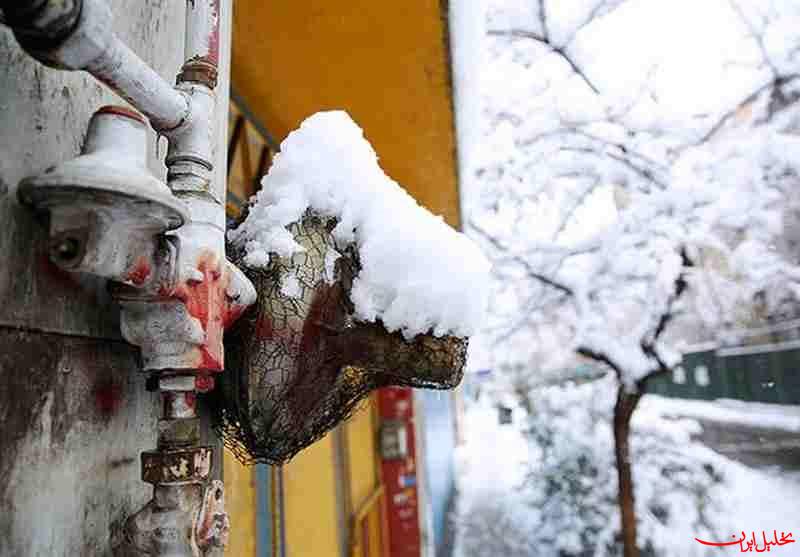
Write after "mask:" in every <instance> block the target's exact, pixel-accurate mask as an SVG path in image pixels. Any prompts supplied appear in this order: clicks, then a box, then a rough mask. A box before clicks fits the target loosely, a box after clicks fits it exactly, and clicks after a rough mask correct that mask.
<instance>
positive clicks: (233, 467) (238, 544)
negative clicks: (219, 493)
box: [222, 449, 256, 557]
mask: <svg viewBox="0 0 800 557" xmlns="http://www.w3.org/2000/svg"><path fill="white" fill-rule="evenodd" d="M222 466H223V479H224V481H225V509H226V510H227V511H228V515H229V516H230V517H231V524H232V528H231V531H230V538H229V540H228V546H227V547H226V548H225V555H229V556H231V557H251V556H254V555H255V554H256V489H255V487H256V486H255V468H254V467H252V466H242V465H241V464H240V463H239V461H238V460H236V457H235V456H233V454H231V452H230V451H228V450H227V449H226V450H225V455H224V457H223V464H222Z"/></svg>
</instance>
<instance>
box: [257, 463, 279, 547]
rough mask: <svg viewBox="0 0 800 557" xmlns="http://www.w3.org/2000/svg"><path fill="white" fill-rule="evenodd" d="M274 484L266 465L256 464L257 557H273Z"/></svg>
mask: <svg viewBox="0 0 800 557" xmlns="http://www.w3.org/2000/svg"><path fill="white" fill-rule="evenodd" d="M271 506H272V482H271V481H270V469H269V466H267V465H266V464H256V557H273V555H272V537H273V536H274V535H275V532H273V531H272V508H271Z"/></svg>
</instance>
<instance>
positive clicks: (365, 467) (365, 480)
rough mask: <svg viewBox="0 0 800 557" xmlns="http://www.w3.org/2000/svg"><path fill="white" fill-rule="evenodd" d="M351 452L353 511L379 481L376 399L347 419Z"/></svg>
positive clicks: (349, 452)
mask: <svg viewBox="0 0 800 557" xmlns="http://www.w3.org/2000/svg"><path fill="white" fill-rule="evenodd" d="M346 427H347V452H348V455H347V457H348V463H349V466H350V501H352V502H353V509H352V510H353V511H356V510H358V509H359V508H360V507H361V503H362V502H363V501H365V500H366V499H367V497H369V496H370V494H372V492H373V491H374V490H375V487H376V486H377V485H378V461H377V448H376V447H375V442H376V435H377V432H376V431H375V429H376V428H375V425H374V419H373V409H372V403H371V401H370V404H369V405H366V404H365V405H364V406H363V407H362V408H361V409H360V410H359V411H358V412H357V413H356V414H355V415H354V416H353V417H352V418H350V420H349V421H348V422H347V426H346Z"/></svg>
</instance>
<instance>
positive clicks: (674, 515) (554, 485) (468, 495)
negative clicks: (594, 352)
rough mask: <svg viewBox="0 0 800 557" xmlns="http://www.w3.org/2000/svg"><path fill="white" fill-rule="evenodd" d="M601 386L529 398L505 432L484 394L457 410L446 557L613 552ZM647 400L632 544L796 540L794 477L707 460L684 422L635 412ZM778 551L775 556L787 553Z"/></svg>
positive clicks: (640, 425)
mask: <svg viewBox="0 0 800 557" xmlns="http://www.w3.org/2000/svg"><path fill="white" fill-rule="evenodd" d="M613 385H614V382H613V381H608V380H601V381H597V382H592V383H588V384H583V385H579V386H569V385H568V386H563V387H552V388H548V389H544V390H539V391H538V392H537V393H536V394H534V395H533V396H534V397H535V398H534V399H532V400H533V402H534V405H533V407H534V408H536V409H537V410H536V411H537V412H541V414H540V416H539V417H538V418H537V417H535V416H527V417H526V416H525V415H524V412H523V411H522V409H521V408H519V407H518V408H516V409H515V422H514V424H512V425H505V426H499V425H498V423H497V413H496V411H494V410H495V409H494V407H493V406H492V404H491V403H490V402H489V401H488V400H487V398H486V397H485V396H483V397H481V398H480V399H479V400H478V401H477V402H472V403H470V404H468V405H467V412H466V417H465V428H464V431H465V436H466V443H465V444H464V445H463V446H462V447H461V448H460V452H459V455H458V456H459V470H460V474H459V479H458V489H459V496H460V499H459V503H458V508H459V518H458V520H457V525H458V528H457V536H456V551H455V556H456V557H484V556H486V555H503V557H529V556H531V555H537V556H538V557H557V556H563V555H579V554H580V555H586V554H589V555H593V556H595V557H611V556H616V555H620V554H621V551H620V546H619V544H618V543H617V542H616V541H615V535H616V532H618V530H619V512H618V510H617V501H616V472H615V469H614V461H613V450H612V436H611V429H610V424H609V420H610V407H611V406H612V405H613V392H614V389H613ZM651 398H652V397H651V396H650V395H648V396H646V397H645V398H644V399H643V401H642V405H641V406H640V408H639V409H638V410H637V412H636V414H635V415H634V419H633V422H632V425H633V432H632V438H631V444H632V445H631V446H632V462H633V474H634V482H635V488H636V490H637V492H636V504H637V516H638V518H639V536H640V543H644V542H647V543H650V544H652V547H653V548H654V550H655V553H654V554H655V555H658V556H659V557H711V556H713V555H717V554H719V550H718V549H717V548H709V547H705V546H702V545H701V544H698V543H697V542H696V541H695V538H700V539H703V540H706V541H727V540H729V539H731V536H732V535H734V534H735V535H736V536H737V537H739V536H740V535H741V532H742V531H744V532H746V533H747V535H748V536H749V535H750V534H751V532H756V533H757V535H759V536H760V533H761V531H762V530H763V531H765V532H772V531H773V530H777V531H778V532H781V531H785V532H792V531H794V534H795V536H796V535H797V531H796V530H797V524H796V516H797V501H798V500H800V476H798V475H794V476H792V475H789V474H787V473H785V472H784V473H781V474H777V473H775V472H774V471H770V470H755V469H751V468H747V467H745V466H743V465H741V464H739V463H737V462H734V461H732V460H730V459H729V458H727V457H724V456H722V455H720V454H717V453H715V452H714V451H712V450H711V449H709V448H708V447H705V446H703V445H701V444H699V443H698V442H696V441H694V440H693V438H694V437H695V436H696V435H698V434H699V433H700V432H701V425H700V424H699V423H698V422H697V421H696V420H693V419H687V418H676V417H675V416H669V417H667V416H666V415H665V414H664V413H663V412H662V411H661V408H659V407H657V405H654V404H645V403H646V402H647V401H648V399H651ZM681 402H686V401H681ZM728 404H729V403H728V402H725V403H724V405H728ZM733 406H738V405H733ZM757 406H764V405H757ZM756 409H758V410H760V411H761V412H764V411H766V410H767V409H764V408H756ZM551 435H552V437H549V436H551ZM787 549H788V548H784V551H783V552H782V553H781V554H784V555H793V553H791V551H786V550H787ZM587 552H588V553H587Z"/></svg>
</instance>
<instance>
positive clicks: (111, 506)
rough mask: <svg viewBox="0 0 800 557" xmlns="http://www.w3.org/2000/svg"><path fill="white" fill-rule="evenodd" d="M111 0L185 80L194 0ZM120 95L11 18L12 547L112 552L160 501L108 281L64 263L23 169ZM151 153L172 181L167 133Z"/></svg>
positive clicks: (7, 179) (70, 142)
mask: <svg viewBox="0 0 800 557" xmlns="http://www.w3.org/2000/svg"><path fill="white" fill-rule="evenodd" d="M109 3H110V5H111V7H112V9H113V11H114V14H115V21H114V26H115V30H116V31H117V33H118V34H119V35H120V36H121V37H122V38H123V40H125V41H126V42H127V43H128V44H129V45H130V47H131V48H132V49H133V50H134V51H136V52H137V53H138V54H139V55H140V56H142V57H143V58H144V59H145V60H146V61H148V62H149V63H150V64H152V65H153V67H154V68H155V69H156V70H157V71H158V72H159V73H160V74H161V75H163V76H164V77H165V78H167V79H168V80H169V81H170V82H173V81H174V76H175V74H176V73H177V71H178V69H179V67H180V64H181V62H182V55H183V27H184V3H183V2H166V1H163V0H151V1H148V2H142V1H141V0H109ZM120 102H121V101H120V100H119V99H117V98H116V97H115V96H114V95H113V94H112V93H109V92H108V91H106V90H105V89H104V88H103V87H102V86H100V85H98V84H97V83H95V82H94V80H93V79H92V78H91V77H90V76H88V75H87V74H84V73H71V72H59V71H56V70H52V69H49V68H45V67H43V66H41V65H40V64H38V63H37V62H34V61H33V60H31V59H30V58H28V57H27V56H26V55H25V54H24V53H23V52H22V51H21V50H20V49H19V48H18V46H17V44H16V42H15V40H14V38H13V36H12V35H11V33H10V32H9V31H8V30H7V29H6V28H4V27H2V26H0V227H1V228H0V424H2V432H3V433H2V435H1V436H0V555H1V556H3V557H6V556H20V557H35V556H39V555H41V556H56V555H69V556H78V555H81V556H83V555H107V554H108V552H109V548H108V542H109V533H110V528H111V526H112V524H113V523H114V522H115V521H119V520H120V519H122V518H123V517H124V516H126V515H127V514H128V513H129V512H131V511H134V510H136V509H138V508H139V507H140V506H141V505H142V504H143V503H144V502H145V501H146V500H147V499H149V497H150V488H149V486H147V484H144V483H142V482H141V481H140V480H139V452H140V451H141V450H143V449H148V448H151V447H153V446H154V444H155V432H156V420H157V415H156V410H157V408H156V406H157V398H156V395H154V394H151V393H147V392H146V391H145V390H144V377H142V376H141V374H139V373H138V372H137V370H138V363H137V358H138V355H137V353H136V351H135V350H134V349H133V348H131V347H130V346H128V345H127V344H126V343H124V342H123V341H122V340H121V339H120V336H119V333H118V316H117V311H116V309H115V308H114V306H113V304H112V303H111V302H110V300H109V297H108V295H107V294H106V290H105V285H104V284H102V283H101V282H100V281H97V280H92V279H90V278H76V277H72V276H69V275H67V274H65V273H62V272H59V271H58V270H57V269H56V268H55V267H54V266H52V265H51V264H50V263H49V262H48V260H47V256H46V251H45V237H46V234H45V232H44V228H43V227H42V223H40V222H37V221H36V220H35V219H34V217H33V215H32V214H31V213H30V212H29V211H28V210H26V209H24V208H22V207H20V206H19V204H18V202H17V199H16V188H17V184H18V183H19V180H20V179H21V178H23V177H25V176H28V175H31V174H35V173H38V172H40V171H42V170H43V169H44V168H46V167H48V166H50V165H53V164H56V163H59V162H61V161H64V160H67V159H69V158H71V157H73V156H75V155H76V154H78V152H79V150H80V147H81V144H82V141H83V135H84V132H85V129H86V125H87V123H88V121H89V117H90V116H91V114H92V113H93V112H94V110H96V109H97V108H98V107H100V106H101V105H103V104H107V103H117V104H119V103H120ZM226 105H227V99H226V98H225V99H223V106H226ZM223 133H224V130H223ZM222 137H224V135H223V136H222ZM223 141H224V140H223ZM149 150H150V154H151V167H152V170H153V172H154V173H156V175H158V176H159V177H161V178H163V177H164V174H165V170H164V167H163V165H162V164H161V163H160V160H161V159H163V156H164V151H165V145H164V143H163V141H162V143H161V144H160V148H159V144H158V143H157V141H156V138H155V135H154V134H151V141H150V142H149ZM221 151H223V152H224V149H221Z"/></svg>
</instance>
